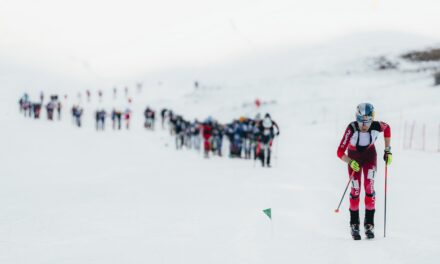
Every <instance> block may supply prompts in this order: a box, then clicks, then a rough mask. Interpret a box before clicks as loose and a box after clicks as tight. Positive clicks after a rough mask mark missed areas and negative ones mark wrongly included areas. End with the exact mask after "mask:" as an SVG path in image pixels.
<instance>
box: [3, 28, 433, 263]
mask: <svg viewBox="0 0 440 264" xmlns="http://www.w3.org/2000/svg"><path fill="white" fill-rule="evenodd" d="M367 39H368V38H367ZM377 39H378V40H382V38H381V37H378V38H377ZM353 40H357V42H363V43H365V45H363V46H362V45H354V44H353V42H356V41H353ZM369 40H370V41H364V40H362V39H361V40H359V37H353V38H352V39H351V40H350V41H348V42H345V41H341V42H333V43H329V44H327V45H323V46H322V47H309V48H308V49H306V48H304V49H303V50H299V51H297V52H296V54H294V55H293V56H292V57H291V58H292V59H285V60H279V62H280V63H279V64H277V61H278V58H277V57H276V56H274V59H272V61H271V60H270V59H268V60H267V61H266V62H267V64H266V65H265V67H262V64H263V63H261V61H258V60H256V61H252V60H250V62H249V63H248V65H252V66H253V67H248V68H246V69H247V72H246V71H244V70H243V72H240V69H241V70H242V69H245V67H243V68H240V65H245V64H246V63H244V64H239V63H237V64H235V66H234V65H233V64H232V63H231V64H230V65H224V66H217V67H214V68H212V69H209V70H206V71H202V72H201V73H202V74H204V75H199V76H202V77H201V78H202V80H201V84H202V86H203V87H202V88H201V89H199V90H198V91H193V90H192V87H191V84H192V83H191V82H186V81H182V82H181V83H179V81H175V82H174V84H176V85H175V86H172V85H171V84H170V85H168V83H167V81H165V80H163V81H164V83H163V84H162V85H161V87H158V86H153V85H151V86H148V85H147V86H146V87H145V88H144V90H143V92H142V94H136V93H135V92H134V89H132V96H133V100H134V103H133V106H132V109H133V111H134V117H133V118H134V120H133V122H132V124H133V127H132V129H131V130H130V131H126V130H123V131H112V130H111V129H110V127H109V124H107V130H106V131H104V132H99V133H98V132H96V131H95V130H94V124H93V111H94V110H95V109H97V108H98V107H99V108H101V107H105V108H106V109H107V110H111V108H112V107H113V106H114V105H116V104H117V105H119V106H120V107H121V108H124V107H125V106H126V105H125V102H124V101H121V100H118V101H117V102H115V101H114V100H113V99H112V98H111V94H110V91H111V88H108V90H107V94H106V97H104V102H103V103H101V104H100V103H98V102H97V98H96V97H97V96H96V92H94V98H93V101H92V102H91V103H87V102H86V101H85V100H84V99H85V98H83V102H82V105H83V106H84V108H85V116H84V122H85V124H84V127H83V128H81V129H78V128H75V127H74V126H73V125H72V123H71V119H70V116H69V109H70V106H71V105H72V103H76V101H77V99H76V92H77V90H72V89H70V90H63V88H62V87H60V88H59V93H60V95H62V94H63V93H69V98H68V99H67V100H65V101H63V102H64V103H65V106H64V115H63V120H62V121H60V122H58V121H54V122H49V121H46V120H45V115H44V114H43V119H42V120H31V119H25V118H24V117H23V116H21V115H20V114H19V113H18V104H17V101H18V98H19V96H20V94H21V93H22V92H23V91H24V90H26V89H27V90H28V91H29V92H30V94H31V97H32V98H34V99H35V100H37V96H38V94H39V91H40V90H41V89H42V88H41V87H29V89H28V87H19V86H17V85H15V84H16V83H20V82H19V81H17V82H14V81H13V80H12V81H11V80H5V79H2V87H1V93H2V94H1V96H0V108H1V109H0V110H1V113H2V115H1V124H2V128H1V130H0V146H1V147H0V161H1V166H0V179H1V183H0V263H7V264H22V263H23V264H24V263H32V264H40V263H45V264H52V263H53V264H55V263H56V264H59V263H63V264H68V263H81V264H85V263H99V264H101V263H102V264H104V263H105V264H111V263H124V264H126V263H192V264H197V263H210V264H211V263H212V264H214V263H221V264H226V263H228V264H232V263H237V264H243V263H338V264H340V263H368V264H371V263H375V264H379V263H387V264H390V263H399V264H401V263H438V262H439V260H440V251H439V249H440V242H439V236H440V231H439V229H438V223H439V220H438V219H439V217H440V213H439V212H440V198H439V196H438V194H437V191H438V190H439V189H440V179H439V175H440V168H439V166H437V164H438V162H439V160H440V153H439V152H437V146H438V145H437V144H439V143H438V140H439V139H438V134H437V130H435V129H438V126H439V123H440V119H439V116H440V89H439V88H435V87H433V86H432V82H433V80H432V77H431V76H430V74H429V73H403V72H399V71H383V72H378V71H374V70H372V69H371V68H370V67H369V64H368V60H369V59H370V58H371V56H375V55H383V54H385V55H389V56H390V57H391V58H395V59H397V60H398V58H397V56H396V55H397V54H399V52H402V51H407V50H410V49H418V48H423V47H425V46H421V45H429V44H432V43H428V42H423V43H416V42H414V41H413V40H414V38H411V37H408V36H403V37H401V39H399V41H395V42H394V43H395V44H396V45H391V44H390V42H389V41H377V42H375V45H373V44H372V43H374V41H371V38H369ZM343 43H345V45H344V44H343ZM414 43H416V44H414ZM376 44H377V45H376ZM373 46H374V48H371V47H373ZM336 47H339V48H336ZM359 47H362V48H359ZM396 47H397V48H396ZM270 56H271V55H270V54H269V55H268V56H267V57H268V58H269V57H270ZM393 56H394V57H393ZM402 63H404V62H402ZM237 65H238V66H237ZM255 65H259V66H255ZM254 66H255V67H254ZM216 69H217V70H218V69H223V70H224V71H221V70H219V72H217V73H218V74H217V75H216V74H215V73H216ZM225 69H229V71H226V70H225ZM258 70H260V71H258ZM253 71H255V74H254V75H253V74H252V72H253ZM234 73H235V74H234ZM263 73H264V74H263ZM203 76H206V78H205V79H203ZM188 79H190V78H188ZM191 80H192V79H191ZM169 83H172V82H171V81H170V82H169ZM206 83H208V84H206ZM205 84H206V85H205ZM178 85H180V87H178ZM204 85H205V86H204ZM210 85H211V86H210ZM185 87H187V88H185ZM19 88H20V89H19ZM79 90H81V89H78V91H79ZM52 91H57V90H56V89H52ZM81 91H84V89H82V90H81ZM119 93H120V95H121V94H122V91H119ZM46 97H47V94H46ZM83 97H84V95H83ZM255 98H260V99H261V100H262V101H269V102H273V103H272V104H268V105H265V106H263V108H262V109H260V110H259V111H260V112H262V113H264V112H266V111H267V112H270V113H271V115H272V117H273V118H274V119H275V120H276V121H277V122H278V124H279V125H280V128H281V135H280V137H279V139H277V140H276V141H275V143H274V150H273V151H274V159H273V165H274V166H273V168H270V169H267V168H261V167H260V166H259V164H257V166H254V163H253V162H252V161H246V160H237V159H229V158H219V157H213V158H210V159H204V158H202V155H201V153H196V152H194V151H192V150H182V151H176V150H175V149H174V145H173V138H171V137H170V136H169V134H168V133H167V132H166V131H163V130H161V129H157V130H156V131H155V132H150V131H145V130H144V129H143V127H142V115H143V114H142V113H143V112H142V111H143V109H144V107H145V106H146V105H147V104H149V105H152V106H153V107H155V108H156V110H160V107H171V108H173V109H175V110H176V111H177V112H180V113H183V114H184V115H185V116H188V117H190V118H194V117H197V118H199V119H204V118H206V117H207V116H208V115H212V116H214V117H216V118H218V119H219V120H221V121H223V122H224V121H229V120H230V119H231V118H233V117H239V116H240V115H249V116H253V115H254V114H255V113H256V112H257V110H256V109H254V108H253V107H244V106H243V104H244V103H252V102H253V100H254V99H255ZM364 101H368V102H371V103H373V104H374V105H375V107H376V119H377V120H382V121H386V122H388V123H389V124H390V125H391V128H392V146H393V154H394V161H393V164H392V165H391V166H390V167H389V170H388V172H389V175H388V205H387V206H388V214H387V237H386V238H384V237H383V228H384V221H383V219H384V163H383V162H382V159H381V158H382V155H381V154H382V151H383V140H382V139H380V140H379V141H378V143H377V144H376V147H377V149H378V161H379V162H378V173H377V179H376V183H375V187H376V194H377V203H376V219H375V221H376V236H377V237H376V238H375V239H374V240H370V241H368V240H365V239H363V240H362V241H353V240H352V239H351V237H350V234H349V227H348V224H349V223H348V222H349V212H348V197H346V198H345V200H344V202H343V204H342V208H341V212H340V213H339V214H336V213H335V212H334V209H335V208H336V207H337V204H338V202H339V199H340V197H341V195H342V192H343V190H344V187H345V184H346V182H347V180H348V175H347V169H346V165H345V164H344V163H343V162H341V161H340V160H339V159H338V158H337V156H336V149H337V146H338V144H339V141H340V139H341V138H342V135H343V132H344V130H345V128H346V126H347V125H348V124H349V122H351V121H352V120H353V117H354V109H355V106H356V105H357V104H358V103H360V102H364ZM414 120H416V121H417V122H425V123H426V124H428V125H429V126H430V127H432V129H434V132H433V133H431V134H432V136H431V137H428V138H427V145H428V146H429V147H430V148H429V150H427V151H417V150H408V149H404V148H403V147H402V146H403V133H404V132H403V127H404V124H405V122H412V121H414ZM362 204H363V199H361V205H362ZM266 208H272V213H273V219H272V221H270V220H269V219H268V218H267V217H266V216H265V215H264V214H263V212H262V210H263V209H266ZM361 208H362V209H361V219H362V218H363V206H362V207H361Z"/></svg>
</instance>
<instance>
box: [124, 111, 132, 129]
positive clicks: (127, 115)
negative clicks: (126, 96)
mask: <svg viewBox="0 0 440 264" xmlns="http://www.w3.org/2000/svg"><path fill="white" fill-rule="evenodd" d="M130 118H131V110H130V109H129V108H127V109H125V112H124V120H125V128H126V129H130Z"/></svg>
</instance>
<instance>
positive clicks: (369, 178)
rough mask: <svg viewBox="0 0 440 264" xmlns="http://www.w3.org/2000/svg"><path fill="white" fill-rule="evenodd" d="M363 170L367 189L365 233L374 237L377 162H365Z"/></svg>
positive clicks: (368, 236) (369, 236)
mask: <svg viewBox="0 0 440 264" xmlns="http://www.w3.org/2000/svg"><path fill="white" fill-rule="evenodd" d="M363 172H364V189H365V219H364V228H365V235H366V236H367V238H374V213H375V202H376V193H375V191H374V178H375V176H376V164H375V162H372V163H367V164H365V165H364V167H363Z"/></svg>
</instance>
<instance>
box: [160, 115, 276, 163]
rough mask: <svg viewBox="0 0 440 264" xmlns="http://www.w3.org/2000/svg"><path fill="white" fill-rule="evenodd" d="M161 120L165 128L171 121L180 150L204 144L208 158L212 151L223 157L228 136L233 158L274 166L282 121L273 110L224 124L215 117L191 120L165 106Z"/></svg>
mask: <svg viewBox="0 0 440 264" xmlns="http://www.w3.org/2000/svg"><path fill="white" fill-rule="evenodd" d="M161 121H162V128H164V124H165V123H166V122H168V124H169V128H170V133H171V134H172V135H174V136H175V146H176V149H182V148H183V147H186V148H189V149H191V148H194V149H195V150H200V149H201V147H202V145H203V153H204V156H205V157H206V158H208V157H209V156H210V154H211V155H217V156H223V139H224V138H225V137H226V138H227V139H228V142H229V153H228V156H229V157H231V158H244V159H254V160H260V161H261V165H262V166H263V167H271V152H272V144H273V141H274V139H275V137H276V136H278V135H279V134H280V129H279V127H278V124H277V123H276V122H275V121H273V120H272V118H271V116H270V114H269V113H266V114H265V116H264V117H263V118H262V117H261V115H260V114H257V115H256V116H255V118H254V119H251V118H246V117H243V116H242V117H240V118H239V119H235V120H233V121H232V122H230V123H227V124H221V123H219V122H218V121H217V120H215V119H214V118H212V117H208V118H206V119H205V121H203V122H200V121H198V120H197V119H195V120H194V121H188V120H186V119H184V118H183V116H182V115H178V114H176V113H174V112H173V111H172V110H168V109H162V111H161ZM202 141H203V144H202Z"/></svg>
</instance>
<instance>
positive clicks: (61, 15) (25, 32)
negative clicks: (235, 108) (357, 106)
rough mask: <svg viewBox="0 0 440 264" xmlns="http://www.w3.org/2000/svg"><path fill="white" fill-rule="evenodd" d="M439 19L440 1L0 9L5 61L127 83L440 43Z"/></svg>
mask: <svg viewBox="0 0 440 264" xmlns="http://www.w3.org/2000/svg"><path fill="white" fill-rule="evenodd" d="M439 14H440V1H438V0H417V1H415V0H333V1H330V0H124V1H122V0H75V1H66V0H0V58H1V59H2V60H3V61H7V62H13V63H14V64H16V65H26V66H27V67H33V68H39V69H43V70H45V69H50V70H51V71H58V72H60V73H62V72H66V71H70V72H74V71H78V72H83V73H85V72H87V71H90V72H95V73H97V74H101V75H121V76H123V75H124V74H130V73H133V72H135V71H148V70H154V69H161V68H166V67H173V66H182V65H186V66H188V65H190V66H204V65H209V64H212V63H216V62H218V61H222V60H227V59H233V58H234V57H237V56H240V55H242V54H246V53H252V52H259V51H262V50H265V49H272V48H276V47H278V46H285V45H295V44H305V43H311V42H313V43H315V42H320V41H325V40H326V39H328V38H332V37H337V36H340V35H345V34H350V33H353V32H358V31H371V30H373V31H374V30H398V31H403V32H407V33H416V34H421V35H426V36H429V37H434V38H437V39H440V30H439V28H438V27H439V25H440V15H439Z"/></svg>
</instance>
